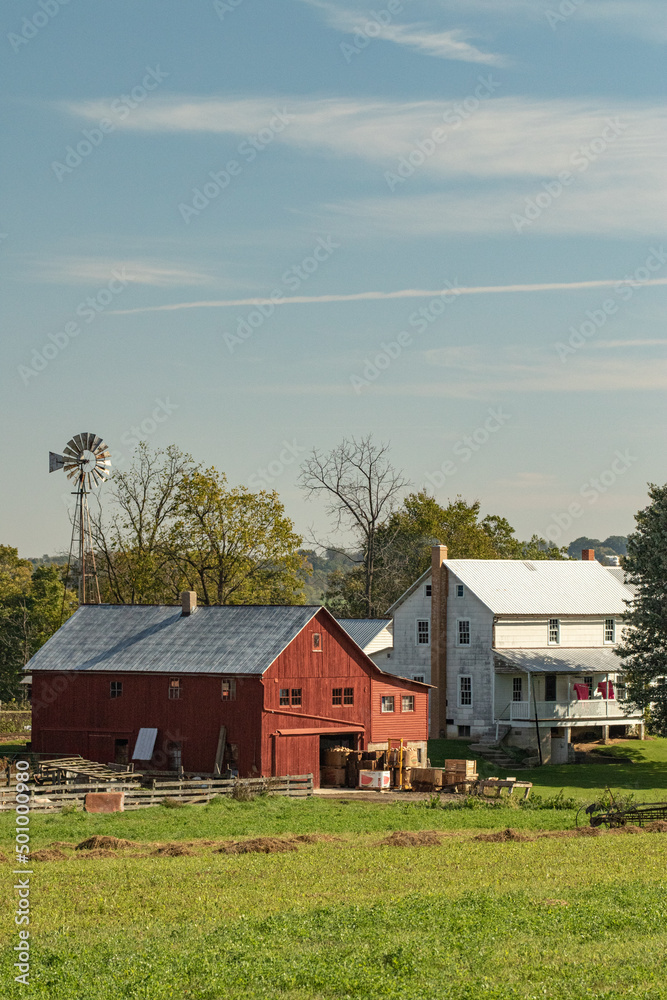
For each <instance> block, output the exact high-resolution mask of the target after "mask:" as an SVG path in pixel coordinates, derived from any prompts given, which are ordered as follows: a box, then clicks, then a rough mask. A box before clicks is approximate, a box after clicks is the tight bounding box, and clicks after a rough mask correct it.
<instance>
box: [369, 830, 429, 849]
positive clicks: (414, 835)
mask: <svg viewBox="0 0 667 1000" xmlns="http://www.w3.org/2000/svg"><path fill="white" fill-rule="evenodd" d="M441 842H442V838H441V836H440V834H439V833H438V832H437V830H395V831H394V833H391V834H390V835H389V836H388V837H385V839H384V840H381V841H380V845H381V846H382V847H385V846H386V847H437V846H438V845H439V844H440V843H441Z"/></svg>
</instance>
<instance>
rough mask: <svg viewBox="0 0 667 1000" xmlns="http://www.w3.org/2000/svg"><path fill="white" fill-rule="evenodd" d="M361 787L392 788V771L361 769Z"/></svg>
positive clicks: (377, 789)
mask: <svg viewBox="0 0 667 1000" xmlns="http://www.w3.org/2000/svg"><path fill="white" fill-rule="evenodd" d="M359 788H371V789H375V790H376V791H382V790H383V789H388V788H391V771H359Z"/></svg>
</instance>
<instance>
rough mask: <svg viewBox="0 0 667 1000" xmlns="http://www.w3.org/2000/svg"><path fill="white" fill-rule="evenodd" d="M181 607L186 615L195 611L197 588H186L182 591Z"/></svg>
mask: <svg viewBox="0 0 667 1000" xmlns="http://www.w3.org/2000/svg"><path fill="white" fill-rule="evenodd" d="M181 608H182V609H183V612H182V613H183V614H184V615H191V614H192V612H193V611H196V610H197V591H196V590H184V591H183V592H182V593H181Z"/></svg>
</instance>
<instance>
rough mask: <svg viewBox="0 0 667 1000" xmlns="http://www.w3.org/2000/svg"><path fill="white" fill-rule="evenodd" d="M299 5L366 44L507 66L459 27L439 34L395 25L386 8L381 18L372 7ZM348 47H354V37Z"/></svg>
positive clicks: (310, 0) (323, 2)
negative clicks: (378, 41)
mask: <svg viewBox="0 0 667 1000" xmlns="http://www.w3.org/2000/svg"><path fill="white" fill-rule="evenodd" d="M301 2H302V3H305V4H307V5H308V6H309V7H314V8H315V9H317V10H321V11H322V12H323V13H324V16H325V18H326V22H327V24H328V25H329V27H331V28H334V29H335V30H337V31H341V32H344V33H345V34H348V35H352V36H354V37H356V38H359V37H360V36H361V37H362V38H363V39H367V41H365V43H364V44H365V45H367V44H370V42H371V41H373V39H375V38H379V39H382V40H383V41H386V42H393V43H394V44H396V45H404V46H407V47H408V48H411V49H414V50H416V51H417V52H421V53H423V54H424V55H427V56H434V57H435V58H437V59H453V60H457V61H460V62H471V63H482V64H484V65H487V66H504V65H506V64H507V60H506V59H505V57H504V56H501V55H497V54H495V53H490V52H482V51H481V50H480V49H478V48H477V47H476V46H475V45H472V44H471V43H470V38H471V37H472V35H471V33H470V32H467V31H465V30H463V29H461V28H452V29H449V30H447V31H442V30H438V29H437V28H434V27H431V25H430V24H429V23H416V24H415V23H413V24H396V23H394V17H393V16H392V14H391V12H390V11H389V10H387V9H386V8H383V9H382V12H381V16H378V15H377V14H376V12H375V10H373V9H372V8H369V9H366V10H352V9H349V8H347V7H339V6H336V5H334V4H333V3H329V2H327V0H301ZM350 44H352V45H353V44H354V38H353V40H352V41H351V42H350ZM362 51H363V49H359V52H362Z"/></svg>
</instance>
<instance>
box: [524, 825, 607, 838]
mask: <svg viewBox="0 0 667 1000" xmlns="http://www.w3.org/2000/svg"><path fill="white" fill-rule="evenodd" d="M603 833H604V830H601V829H600V828H599V827H597V826H578V827H576V829H574V830H540V831H539V833H538V834H537V836H538V837H555V838H556V839H558V840H562V839H563V838H567V837H570V838H571V837H601V836H602V834H603Z"/></svg>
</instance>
